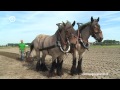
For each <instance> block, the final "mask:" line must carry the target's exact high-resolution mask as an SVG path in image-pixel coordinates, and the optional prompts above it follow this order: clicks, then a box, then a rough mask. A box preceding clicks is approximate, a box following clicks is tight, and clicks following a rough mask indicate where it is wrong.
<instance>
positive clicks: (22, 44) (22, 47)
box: [19, 40, 26, 60]
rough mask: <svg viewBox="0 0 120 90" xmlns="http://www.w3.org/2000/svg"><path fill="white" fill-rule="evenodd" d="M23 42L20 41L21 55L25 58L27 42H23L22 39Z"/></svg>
mask: <svg viewBox="0 0 120 90" xmlns="http://www.w3.org/2000/svg"><path fill="white" fill-rule="evenodd" d="M20 42H21V43H19V51H20V54H21V55H20V56H21V60H24V52H25V48H26V45H25V43H23V40H21V41H20Z"/></svg>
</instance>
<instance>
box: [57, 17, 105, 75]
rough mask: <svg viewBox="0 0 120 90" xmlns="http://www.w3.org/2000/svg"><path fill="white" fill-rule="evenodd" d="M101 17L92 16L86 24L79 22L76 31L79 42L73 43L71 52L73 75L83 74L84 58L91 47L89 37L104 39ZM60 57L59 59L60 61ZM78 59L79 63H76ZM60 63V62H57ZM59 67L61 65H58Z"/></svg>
mask: <svg viewBox="0 0 120 90" xmlns="http://www.w3.org/2000/svg"><path fill="white" fill-rule="evenodd" d="M98 22H99V17H98V19H93V17H91V21H90V22H88V23H85V24H82V25H80V23H77V24H78V30H77V31H76V35H77V36H78V41H79V43H77V44H71V50H70V52H69V53H72V55H73V61H72V62H73V63H72V67H71V70H70V73H71V75H75V74H81V73H82V72H83V71H82V58H83V55H84V53H85V51H86V49H88V48H89V42H88V39H89V37H90V36H92V37H94V38H95V39H96V40H97V41H98V42H101V41H102V40H103V34H102V31H101V29H100V25H99V23H98ZM59 59H60V58H59V57H58V58H57V60H58V61H59ZM77 60H78V64H77V63H76V62H77ZM57 65H58V64H57ZM57 67H59V66H57Z"/></svg>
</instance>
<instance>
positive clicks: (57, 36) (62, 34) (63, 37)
mask: <svg viewBox="0 0 120 90" xmlns="http://www.w3.org/2000/svg"><path fill="white" fill-rule="evenodd" d="M64 34H65V32H63V31H62V32H59V31H56V33H55V34H54V35H55V36H56V38H62V39H63V40H64V41H65V35H64ZM60 35H61V37H60Z"/></svg>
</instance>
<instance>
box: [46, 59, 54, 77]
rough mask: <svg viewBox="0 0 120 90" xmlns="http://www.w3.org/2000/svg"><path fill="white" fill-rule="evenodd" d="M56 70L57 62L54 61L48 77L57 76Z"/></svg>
mask: <svg viewBox="0 0 120 90" xmlns="http://www.w3.org/2000/svg"><path fill="white" fill-rule="evenodd" d="M55 69H56V60H54V61H52V65H51V68H50V71H49V75H48V77H52V76H54V75H55Z"/></svg>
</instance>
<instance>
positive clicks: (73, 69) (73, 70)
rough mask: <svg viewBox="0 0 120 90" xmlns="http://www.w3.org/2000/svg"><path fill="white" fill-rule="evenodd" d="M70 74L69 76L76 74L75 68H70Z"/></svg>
mask: <svg viewBox="0 0 120 90" xmlns="http://www.w3.org/2000/svg"><path fill="white" fill-rule="evenodd" d="M70 74H71V75H72V76H73V75H76V74H77V69H76V67H72V68H71V72H70Z"/></svg>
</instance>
